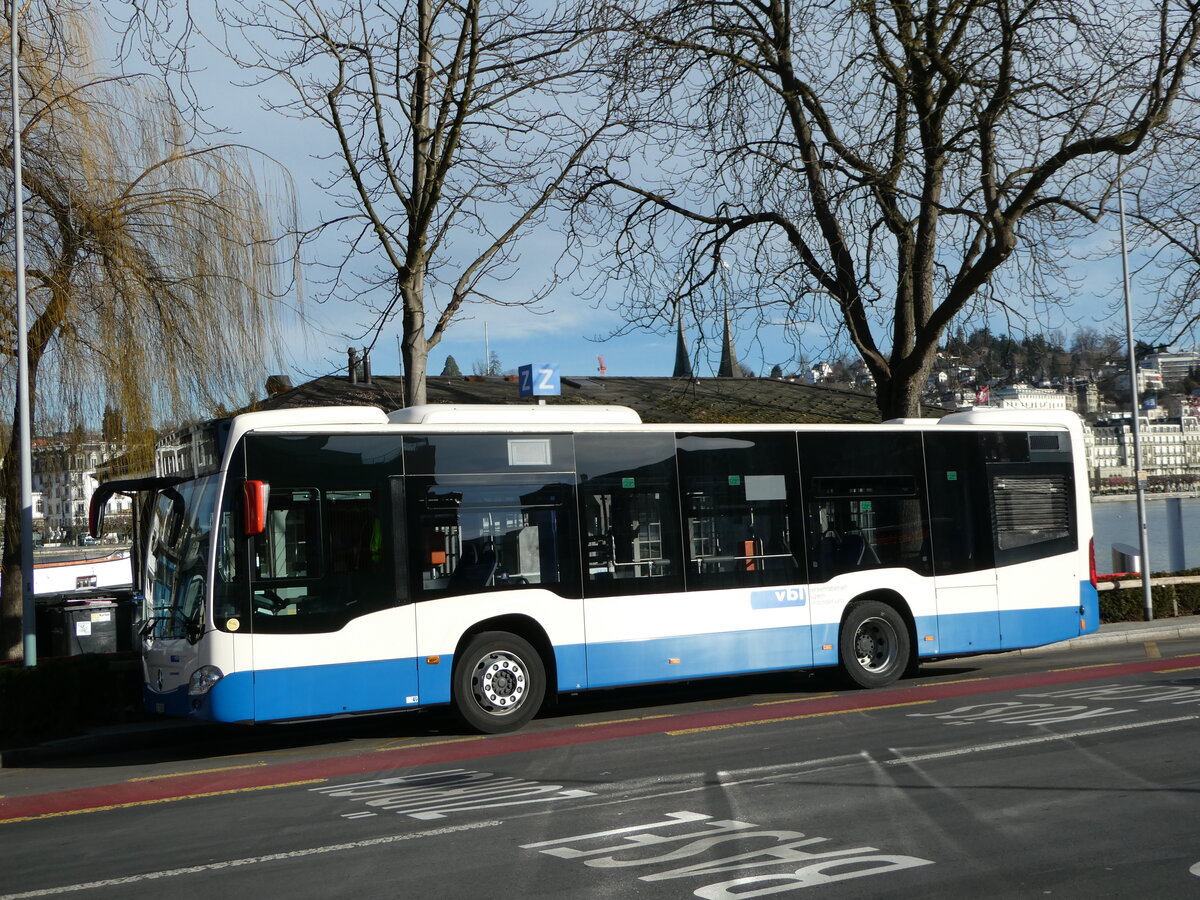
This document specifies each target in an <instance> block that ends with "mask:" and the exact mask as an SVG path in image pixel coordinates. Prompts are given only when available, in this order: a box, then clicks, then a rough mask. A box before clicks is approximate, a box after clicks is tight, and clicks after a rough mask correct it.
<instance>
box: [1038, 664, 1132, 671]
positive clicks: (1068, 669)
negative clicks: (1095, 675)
mask: <svg viewBox="0 0 1200 900" xmlns="http://www.w3.org/2000/svg"><path fill="white" fill-rule="evenodd" d="M1113 665H1116V663H1095V664H1094V665H1090V666H1068V667H1067V668H1065V669H1050V670H1049V671H1051V672H1078V671H1080V670H1081V669H1104V668H1107V667H1108V666H1113Z"/></svg>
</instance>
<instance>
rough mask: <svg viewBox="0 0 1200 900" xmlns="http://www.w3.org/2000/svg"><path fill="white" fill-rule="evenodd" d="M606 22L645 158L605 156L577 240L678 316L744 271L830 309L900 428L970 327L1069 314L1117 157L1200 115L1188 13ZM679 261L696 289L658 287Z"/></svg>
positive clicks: (750, 13) (639, 2)
mask: <svg viewBox="0 0 1200 900" xmlns="http://www.w3.org/2000/svg"><path fill="white" fill-rule="evenodd" d="M593 12H594V14H595V15H596V16H597V18H598V20H599V21H600V22H601V23H603V25H604V26H605V27H606V28H607V29H608V33H609V34H610V36H611V41H610V48H609V49H610V56H609V59H610V61H611V65H612V71H613V77H614V79H615V80H616V84H617V86H618V90H619V91H620V108H621V109H622V111H623V112H624V114H625V116H626V119H627V122H628V124H629V127H630V129H631V131H632V132H633V134H634V135H635V137H636V139H637V141H640V145H635V144H634V143H626V144H624V145H620V146H618V147H616V148H614V150H613V151H612V152H611V153H610V155H609V156H608V158H606V159H604V160H602V161H600V162H599V163H597V165H596V167H595V168H594V170H593V171H592V173H591V176H592V177H591V181H590V184H589V185H587V189H586V190H585V191H583V192H581V193H580V195H579V196H580V199H582V200H585V201H587V204H588V205H587V207H586V209H587V210H588V215H589V216H591V217H592V219H591V220H590V221H586V222H584V223H582V225H581V226H578V227H580V231H581V233H586V234H591V235H594V234H596V233H597V232H599V233H601V234H602V233H604V232H605V231H611V230H615V232H616V235H617V236H616V238H615V241H614V245H613V248H612V250H611V251H609V254H610V257H611V259H612V260H613V261H614V264H615V268H616V270H617V271H618V273H619V274H620V275H621V276H622V278H623V280H624V281H625V282H626V283H627V284H629V285H630V291H629V293H628V294H627V296H626V301H627V303H628V305H629V309H630V314H631V315H636V314H639V313H643V314H644V310H645V301H644V298H645V297H647V296H655V295H657V296H662V297H664V300H663V301H662V307H663V308H664V309H669V308H670V307H671V305H672V303H673V302H674V301H675V296H673V295H677V293H678V292H680V291H682V292H683V293H685V294H690V295H691V296H699V295H700V293H701V291H700V288H702V287H703V285H704V284H705V283H706V282H708V281H711V280H712V278H713V277H714V274H715V273H716V272H717V271H718V265H719V261H720V259H721V257H722V255H724V256H725V258H726V260H728V259H731V258H736V259H737V260H738V262H739V266H740V268H741V269H742V270H743V271H744V272H747V273H749V274H750V276H752V277H753V278H754V279H755V282H756V283H755V289H754V291H753V293H754V296H755V298H756V299H755V302H756V303H759V304H764V303H766V304H772V305H775V306H780V307H784V308H785V309H786V310H787V311H788V316H789V317H795V318H802V319H805V320H807V321H820V320H821V318H822V316H823V315H825V313H823V312H822V310H829V311H832V313H833V318H834V319H835V320H836V322H837V325H838V327H839V328H840V329H841V330H842V331H843V333H844V336H845V338H846V339H847V340H848V341H849V342H850V343H852V344H853V346H854V348H855V349H856V350H857V352H858V353H859V354H860V355H861V357H862V359H863V360H864V361H865V363H866V365H867V366H868V368H869V369H870V371H871V374H872V375H873V377H874V379H875V382H876V387H877V401H878V405H879V409H880V412H881V414H882V415H883V416H885V417H890V416H895V415H912V414H915V413H916V412H917V411H918V407H919V399H920V391H921V388H922V386H923V385H924V383H925V380H926V376H927V374H928V372H929V369H930V366H931V364H932V362H933V359H934V355H935V352H936V349H937V345H938V340H939V337H940V336H941V335H942V333H943V332H944V330H945V329H946V328H947V326H949V325H950V324H951V323H952V322H953V321H955V320H956V318H957V319H960V320H961V319H962V318H963V317H964V316H966V315H968V314H969V313H971V312H972V311H975V310H978V309H981V308H985V307H987V306H988V305H991V306H992V308H995V305H996V304H999V305H1000V306H1001V307H1005V306H1008V307H1012V306H1016V304H1015V303H1013V302H1012V300H1010V298H1013V297H1015V298H1019V300H1020V301H1021V303H1028V302H1030V301H1041V302H1047V303H1048V302H1053V297H1054V292H1053V290H1052V287H1053V286H1054V282H1055V281H1056V280H1057V277H1058V276H1059V275H1060V274H1061V273H1060V271H1059V269H1060V267H1061V265H1062V261H1063V259H1064V258H1065V256H1066V252H1065V249H1064V248H1066V247H1068V246H1069V243H1070V241H1071V240H1072V239H1073V238H1074V237H1076V236H1077V234H1078V229H1079V227H1080V225H1081V223H1086V225H1087V227H1089V228H1090V227H1092V226H1091V223H1092V222H1094V221H1095V220H1096V219H1097V217H1098V216H1100V215H1101V214H1102V213H1103V212H1105V211H1106V209H1107V207H1106V206H1105V204H1104V202H1103V201H1104V196H1103V195H1104V193H1105V189H1106V188H1107V187H1108V186H1109V185H1110V184H1111V182H1112V177H1113V172H1114V171H1115V161H1116V158H1117V157H1128V158H1129V159H1130V160H1132V159H1134V158H1139V155H1141V154H1149V153H1151V152H1152V151H1155V150H1157V149H1159V148H1158V147H1157V146H1156V145H1154V144H1153V142H1152V141H1150V140H1148V138H1158V136H1159V135H1160V134H1161V135H1164V136H1165V135H1166V134H1167V131H1166V129H1167V128H1168V127H1170V128H1172V129H1175V130H1179V129H1181V128H1182V127H1184V125H1183V124H1182V123H1187V122H1188V121H1189V117H1190V119H1192V120H1194V118H1195V115H1196V109H1195V105H1194V101H1195V99H1196V84H1195V76H1194V71H1195V64H1194V53H1195V49H1196V42H1197V37H1198V30H1200V10H1198V4H1197V3H1196V2H1194V0H1159V2H1147V3H1139V4H1118V5H1114V4H1111V3H1108V2H1106V0H966V2H943V0H925V2H911V0H893V2H891V3H880V2H877V0H866V2H848V0H835V2H832V3H830V2H824V0H794V2H788V0H753V2H747V3H719V2H714V0H629V2H626V3H622V4H612V3H606V2H603V0H600V2H597V3H596V4H595V6H594V9H593ZM597 210H599V213H598V212H597ZM679 268H682V269H683V270H684V276H685V277H684V280H683V283H682V286H681V287H679V288H674V287H670V288H669V289H663V287H662V285H664V284H666V285H674V284H677V283H678V281H677V279H678V278H679V275H678V270H679ZM653 279H658V284H657V285H655V284H654V283H652V280H653ZM668 279H670V281H668Z"/></svg>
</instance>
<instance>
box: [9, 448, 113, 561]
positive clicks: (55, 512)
mask: <svg viewBox="0 0 1200 900" xmlns="http://www.w3.org/2000/svg"><path fill="white" fill-rule="evenodd" d="M121 452H123V448H122V447H121V446H120V445H118V444H113V443H110V442H108V441H101V440H84V441H83V442H81V443H74V442H72V441H71V440H70V439H69V438H68V437H67V436H65V435H59V436H57V437H54V438H40V439H37V440H35V441H34V442H33V447H32V453H31V460H30V461H31V463H32V472H31V474H32V481H33V491H34V525H35V530H40V532H41V535H42V540H43V541H44V542H46V543H50V542H58V541H64V540H74V539H75V538H76V537H77V536H79V535H83V534H86V533H87V527H88V508H89V506H90V505H91V502H92V494H93V493H94V492H95V490H96V485H97V483H98V482H97V479H96V469H97V468H98V467H99V466H101V465H103V464H104V463H106V462H108V461H109V460H110V459H112V458H113V457H115V456H117V455H119V454H120V453H121ZM132 510H133V501H132V500H131V499H130V498H129V497H125V496H122V495H116V496H114V497H113V498H112V499H111V500H110V501H109V502H108V505H107V507H106V509H105V515H106V516H107V517H108V518H109V519H110V520H111V519H112V518H113V517H114V516H116V515H118V514H121V513H126V514H130V513H132ZM39 526H40V527H39Z"/></svg>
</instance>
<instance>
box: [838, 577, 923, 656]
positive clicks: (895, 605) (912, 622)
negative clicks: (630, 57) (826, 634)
mask: <svg viewBox="0 0 1200 900" xmlns="http://www.w3.org/2000/svg"><path fill="white" fill-rule="evenodd" d="M867 600H874V601H875V602H877V603H882V604H883V605H884V606H890V607H891V608H892V609H894V610H895V611H896V614H897V615H898V616H900V618H901V620H902V621H903V622H904V627H905V629H906V630H907V631H908V646H909V648H910V649H909V656H910V658H911V659H916V658H917V656H918V655H919V653H918V647H919V645H918V644H917V623H916V619H914V618H913V613H912V608H911V607H910V606H909V605H908V601H907V600H905V599H904V596H903V595H902V594H900V593H899V592H898V591H893V590H891V589H889V588H878V589H876V590H873V591H866V592H865V593H862V594H859V595H858V596H856V597H855V598H854V599H853V600H851V601H850V602H849V603H847V604H846V607H845V609H843V610H842V619H841V621H840V622H839V623H838V630H839V632H840V631H841V629H843V628H845V627H846V619H847V618H849V616H850V609H851V607H853V606H854V605H855V604H856V603H862V602H864V601H867Z"/></svg>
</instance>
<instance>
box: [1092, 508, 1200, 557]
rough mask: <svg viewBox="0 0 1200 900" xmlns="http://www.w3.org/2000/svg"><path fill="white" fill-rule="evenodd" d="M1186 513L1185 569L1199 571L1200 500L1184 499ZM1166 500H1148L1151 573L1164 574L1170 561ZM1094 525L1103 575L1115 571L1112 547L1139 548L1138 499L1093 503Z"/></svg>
mask: <svg viewBox="0 0 1200 900" xmlns="http://www.w3.org/2000/svg"><path fill="white" fill-rule="evenodd" d="M1181 503H1182V504H1183V505H1182V512H1183V516H1182V519H1183V561H1184V568H1188V569H1194V568H1200V497H1184V498H1183V499H1182V501H1181ZM1169 506H1170V504H1168V503H1167V501H1166V499H1165V498H1163V497H1157V496H1155V495H1153V494H1148V495H1147V496H1146V535H1147V538H1148V543H1149V546H1150V571H1151V572H1161V571H1163V570H1165V569H1166V568H1167V566H1168V563H1169V561H1170V560H1169V558H1168V553H1169V551H1168V547H1169V544H1168V541H1167V536H1168V534H1167V528H1168V519H1169V516H1168V507H1169ZM1092 523H1093V527H1094V529H1095V533H1096V570H1097V571H1099V572H1101V573H1106V572H1111V571H1113V567H1112V545H1113V544H1129V545H1130V546H1132V547H1137V546H1138V545H1139V544H1140V542H1141V538H1140V536H1139V535H1138V521H1137V499H1136V498H1135V497H1133V496H1130V497H1128V498H1124V497H1122V498H1121V499H1120V500H1109V499H1105V500H1101V501H1097V502H1093V503H1092Z"/></svg>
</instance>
